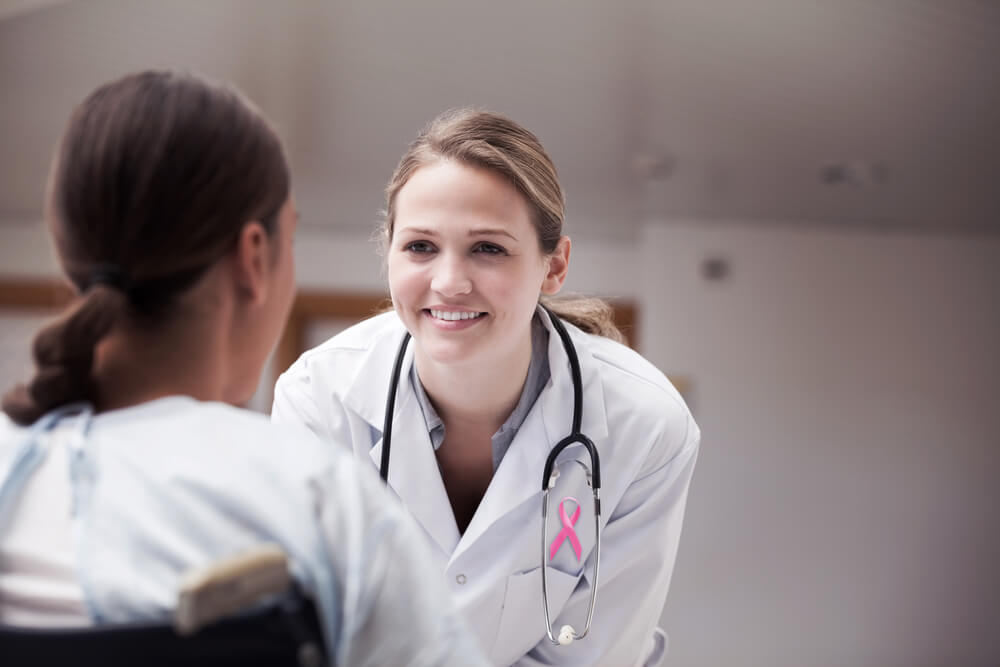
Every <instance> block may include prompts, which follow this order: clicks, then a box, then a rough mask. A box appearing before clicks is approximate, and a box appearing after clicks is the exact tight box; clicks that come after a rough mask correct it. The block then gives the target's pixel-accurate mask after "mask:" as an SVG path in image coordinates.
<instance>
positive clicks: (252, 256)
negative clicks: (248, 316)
mask: <svg viewBox="0 0 1000 667" xmlns="http://www.w3.org/2000/svg"><path fill="white" fill-rule="evenodd" d="M271 254H272V253H271V237H270V236H269V235H268V233H267V230H265V229H264V226H263V225H261V224H260V223H259V222H256V221H254V222H248V223H247V224H245V225H243V229H241V230H240V235H239V237H238V238H237V239H236V247H235V248H234V249H233V273H234V278H235V284H236V289H237V292H238V294H239V295H240V296H242V297H244V298H245V299H246V300H248V301H249V302H250V303H251V304H253V305H259V304H261V303H263V302H264V301H266V300H267V289H268V285H269V284H270V280H269V277H270V273H271V269H272V266H271V265H272V263H273V258H272V256H271Z"/></svg>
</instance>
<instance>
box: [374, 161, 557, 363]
mask: <svg viewBox="0 0 1000 667" xmlns="http://www.w3.org/2000/svg"><path fill="white" fill-rule="evenodd" d="M395 208H396V217H395V224H394V230H393V236H392V239H391V242H390V244H389V252H388V258H387V262H388V275H389V290H390V292H391V294H392V300H393V304H394V305H395V308H396V311H397V313H399V316H400V318H401V319H402V320H403V323H404V324H405V326H406V328H407V329H408V330H409V332H410V333H411V334H412V335H413V338H414V340H415V341H416V343H417V346H418V351H419V353H421V354H422V355H423V356H426V357H428V358H429V359H430V360H432V361H434V362H436V363H440V364H465V363H469V362H473V363H476V364H481V363H483V362H485V363H487V364H489V363H504V360H505V359H509V358H510V355H511V353H512V352H515V351H517V350H518V349H519V346H529V349H530V322H531V318H532V315H533V314H534V311H535V305H536V304H537V302H538V296H539V293H540V292H542V293H547V294H554V293H555V292H556V291H558V289H559V287H560V286H561V284H562V277H561V275H560V276H556V277H554V276H553V275H551V273H552V272H550V265H551V264H553V262H552V257H550V256H546V255H543V254H542V252H541V249H540V248H539V242H538V234H537V232H536V231H535V227H534V225H533V224H532V221H531V212H530V209H529V208H528V204H527V202H526V201H525V199H524V198H523V197H522V196H521V194H520V193H519V192H518V191H517V189H516V188H515V187H514V186H513V185H512V184H511V183H510V182H508V181H507V180H506V179H505V178H504V177H502V176H499V175H497V174H495V173H493V172H490V171H487V170H485V169H480V168H477V167H470V166H468V165H465V164H462V163H460V162H456V161H452V160H441V161H439V162H436V163H433V164H431V165H428V166H424V167H421V168H420V169H418V170H417V171H416V172H414V174H413V175H412V176H411V177H410V179H409V181H407V183H406V184H405V185H404V186H403V187H402V188H401V189H400V190H399V192H398V193H397V195H396V201H395ZM567 253H568V250H567ZM557 254H558V253H557ZM563 273H564V271H563ZM520 349H523V347H522V348H520Z"/></svg>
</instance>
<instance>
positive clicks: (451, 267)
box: [431, 257, 472, 296]
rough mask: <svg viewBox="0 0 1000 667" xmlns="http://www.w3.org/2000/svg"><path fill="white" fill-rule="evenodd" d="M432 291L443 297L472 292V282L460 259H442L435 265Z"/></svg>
mask: <svg viewBox="0 0 1000 667" xmlns="http://www.w3.org/2000/svg"><path fill="white" fill-rule="evenodd" d="M435 264H436V266H435V267H434V275H433V277H432V278H431V289H432V290H433V291H435V292H437V293H438V294H440V295H442V296H460V295H462V294H468V293H469V292H471V291H472V280H471V279H470V277H469V273H468V271H467V270H466V266H465V263H464V262H463V261H461V259H459V258H449V257H442V258H440V260H439V261H438V262H436V263H435Z"/></svg>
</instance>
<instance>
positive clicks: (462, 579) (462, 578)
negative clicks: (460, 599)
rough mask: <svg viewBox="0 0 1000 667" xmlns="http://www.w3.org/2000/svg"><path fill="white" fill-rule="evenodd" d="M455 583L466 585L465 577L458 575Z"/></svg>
mask: <svg viewBox="0 0 1000 667" xmlns="http://www.w3.org/2000/svg"><path fill="white" fill-rule="evenodd" d="M455 581H457V582H458V583H459V584H464V583H465V575H464V574H460V575H458V576H457V577H455Z"/></svg>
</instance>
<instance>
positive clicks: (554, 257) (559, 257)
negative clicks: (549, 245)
mask: <svg viewBox="0 0 1000 667" xmlns="http://www.w3.org/2000/svg"><path fill="white" fill-rule="evenodd" d="M572 245H573V244H572V242H571V241H570V240H569V237H568V236H563V237H560V238H559V243H558V244H556V249H555V251H554V252H553V253H552V254H551V255H547V256H546V257H545V261H546V266H547V268H546V273H545V280H543V281H542V294H545V295H547V296H552V295H553V294H556V293H558V292H559V290H561V289H562V286H563V283H564V282H566V274H567V273H568V272H569V251H570V247H571V246H572Z"/></svg>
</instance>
